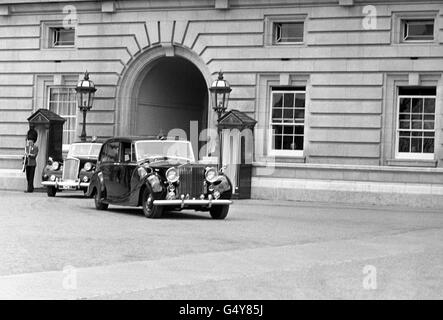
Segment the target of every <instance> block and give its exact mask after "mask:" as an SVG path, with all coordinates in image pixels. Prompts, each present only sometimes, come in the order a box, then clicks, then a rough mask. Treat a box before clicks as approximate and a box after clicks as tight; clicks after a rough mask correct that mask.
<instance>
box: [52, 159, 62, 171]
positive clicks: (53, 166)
mask: <svg viewBox="0 0 443 320" xmlns="http://www.w3.org/2000/svg"><path fill="white" fill-rule="evenodd" d="M58 169H60V162H58V161H54V162H53V163H52V165H51V170H54V171H57V170H58Z"/></svg>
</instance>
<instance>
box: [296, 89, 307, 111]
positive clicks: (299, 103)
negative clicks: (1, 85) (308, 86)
mask: <svg viewBox="0 0 443 320" xmlns="http://www.w3.org/2000/svg"><path fill="white" fill-rule="evenodd" d="M305 96H306V94H304V93H297V94H296V96H295V107H296V108H304V107H305Z"/></svg>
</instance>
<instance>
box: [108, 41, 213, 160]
mask: <svg viewBox="0 0 443 320" xmlns="http://www.w3.org/2000/svg"><path fill="white" fill-rule="evenodd" d="M210 84H211V73H210V71H209V69H208V67H207V65H206V64H205V63H204V61H203V60H202V59H201V57H200V56H199V55H198V54H196V53H195V52H193V51H192V50H190V49H188V48H185V47H182V46H177V45H174V46H156V47H152V48H147V49H145V50H144V51H142V52H141V53H139V54H138V55H137V57H136V58H135V59H134V60H132V61H131V63H130V64H129V65H128V67H127V68H126V69H125V70H124V72H123V74H122V77H121V78H120V81H119V85H118V91H117V100H116V101H117V105H116V127H115V133H114V134H115V135H119V136H127V135H143V136H144V135H157V134H159V132H160V131H162V132H163V133H164V134H167V133H168V132H169V130H170V129H182V130H184V131H185V132H186V134H187V137H188V139H190V140H191V141H192V140H193V139H194V141H195V137H193V136H191V134H195V133H200V132H201V130H204V129H205V128H207V127H214V125H215V123H213V122H214V119H213V118H214V115H213V114H212V113H213V112H211V111H209V110H208V105H209V96H208V94H209V92H208V87H209V85H210ZM190 121H198V124H199V126H198V130H199V131H198V132H195V131H191V132H189V122H190ZM208 121H210V123H208ZM201 144H202V143H200V145H201ZM198 149H199V146H194V151H195V152H196V155H197V151H198Z"/></svg>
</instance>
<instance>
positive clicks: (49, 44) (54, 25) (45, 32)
mask: <svg viewBox="0 0 443 320" xmlns="http://www.w3.org/2000/svg"><path fill="white" fill-rule="evenodd" d="M60 28H64V26H63V22H61V21H59V20H44V21H41V22H40V49H42V50H74V49H76V46H77V24H76V23H74V24H72V25H71V26H70V28H69V30H73V32H74V44H72V45H57V46H54V45H53V39H54V36H53V33H54V32H53V31H54V30H55V29H60Z"/></svg>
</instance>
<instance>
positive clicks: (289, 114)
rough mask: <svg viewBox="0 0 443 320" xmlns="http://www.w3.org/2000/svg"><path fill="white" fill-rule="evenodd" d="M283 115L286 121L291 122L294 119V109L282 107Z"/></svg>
mask: <svg viewBox="0 0 443 320" xmlns="http://www.w3.org/2000/svg"><path fill="white" fill-rule="evenodd" d="M283 117H284V118H285V119H286V120H289V121H288V122H291V123H292V122H293V121H294V109H292V108H291V109H287V108H285V109H284V112H283Z"/></svg>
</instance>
